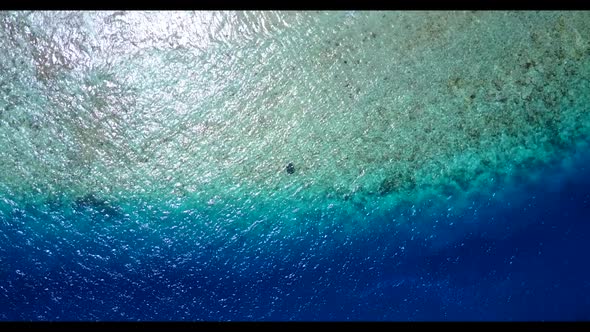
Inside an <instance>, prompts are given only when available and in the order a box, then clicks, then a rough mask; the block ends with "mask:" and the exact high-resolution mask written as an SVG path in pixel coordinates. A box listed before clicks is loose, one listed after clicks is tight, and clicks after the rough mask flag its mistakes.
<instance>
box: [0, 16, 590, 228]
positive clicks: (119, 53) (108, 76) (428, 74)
mask: <svg viewBox="0 0 590 332" xmlns="http://www.w3.org/2000/svg"><path fill="white" fill-rule="evenodd" d="M0 21H1V27H0V42H1V43H2V47H1V48H0V66H1V74H0V97H1V98H0V170H1V172H0V191H1V192H2V193H3V194H2V196H0V210H1V211H4V212H2V213H3V214H4V215H8V214H9V213H10V211H11V210H14V209H17V208H23V207H24V206H25V204H28V205H27V206H30V205H35V204H38V205H39V206H40V207H39V209H40V211H46V210H47V211H49V210H50V207H48V206H50V205H51V204H54V205H55V204H58V205H60V204H61V205H60V206H61V210H60V211H62V212H61V213H63V214H64V215H67V214H68V213H75V210H76V206H88V205H92V204H94V205H97V206H109V207H112V209H113V210H112V211H115V210H116V211H119V212H120V213H121V214H122V215H126V216H127V217H130V218H131V220H135V219H137V220H139V219H141V217H140V216H147V217H150V216H151V217H153V218H152V219H151V221H150V223H152V225H151V226H150V227H159V226H162V227H171V223H173V224H175V225H176V226H178V223H179V222H180V221H179V220H182V224H183V225H184V226H185V227H190V225H191V224H195V223H210V222H214V223H216V224H217V227H221V228H223V227H225V226H228V227H232V228H236V227H237V229H240V230H241V231H248V232H250V231H252V230H259V231H260V232H269V231H273V230H274V231H277V229H280V232H281V233H283V232H284V233H283V234H289V232H290V227H296V228H300V227H302V225H305V227H313V228H317V227H319V228H321V227H323V226H324V224H325V226H329V225H332V226H333V223H334V222H338V223H339V227H341V228H342V229H343V230H344V231H345V233H346V234H350V233H358V232H361V231H362V230H363V229H366V228H371V227H373V226H374V223H376V222H379V223H383V222H397V223H403V222H405V221H407V218H408V215H407V214H406V216H405V217H404V216H402V215H401V213H400V211H402V210H403V209H401V208H400V207H407V209H406V210H407V211H415V210H416V209H421V207H425V206H430V207H431V208H432V209H434V210H432V211H444V213H446V214H448V213H456V214H459V215H460V214H462V213H464V212H465V211H468V210H469V209H473V208H474V206H475V205H474V204H475V203H474V197H476V196H477V197H480V198H481V197H484V199H483V201H485V200H486V199H489V198H491V197H499V196H501V195H502V192H504V191H505V188H506V187H510V186H515V185H518V184H522V183H523V182H527V181H539V179H538V177H539V174H542V173H539V172H541V170H542V169H543V167H544V166H546V165H548V164H552V163H555V161H556V160H562V161H564V165H565V164H567V163H568V161H567V160H568V158H569V157H571V156H572V155H573V154H574V153H575V151H585V150H586V149H587V147H586V143H585V141H586V139H587V137H588V134H589V133H590V112H588V105H590V40H589V36H590V13H588V12H497V11H496V12H319V13H317V12H280V13H272V12H264V13H249V12H248V13H244V12H237V13H236V12H219V13H217V12H206V13H189V12H181V13H176V12H162V13H157V12H156V13H143V12H131V13H119V12H117V13H113V12H81V13H77V12H34V13H21V12H4V13H2V14H1V16H0ZM288 163H292V164H293V166H294V167H293V169H294V172H293V173H292V174H290V173H289V172H287V171H286V165H287V164H288ZM537 171H539V172H537ZM497 195H499V196H497ZM485 197H488V198H485ZM48 202H52V203H51V204H49V203H48ZM44 206H45V207H44ZM404 209H405V208H404ZM451 210H452V212H449V211H451ZM154 211H158V212H154ZM47 213H49V212H47ZM168 215H177V216H180V218H161V216H168ZM134 218H135V219H134ZM58 219H59V218H58ZM66 219H67V218H66ZM148 219H149V218H148ZM433 219H435V218H433ZM60 220H63V218H62V219H60ZM137 222H139V221H137ZM142 222H145V221H142ZM322 223H324V224H322ZM131 224H133V223H131ZM187 225H189V226H187ZM230 225H231V226H230ZM80 227H82V226H80ZM121 227H123V226H121ZM128 227H131V226H128Z"/></svg>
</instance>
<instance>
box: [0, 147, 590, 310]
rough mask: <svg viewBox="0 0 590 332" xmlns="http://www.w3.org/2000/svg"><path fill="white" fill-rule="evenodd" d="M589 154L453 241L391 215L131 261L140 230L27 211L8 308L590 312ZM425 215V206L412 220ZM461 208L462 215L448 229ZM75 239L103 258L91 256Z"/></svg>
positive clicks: (12, 255) (12, 225)
mask: <svg viewBox="0 0 590 332" xmlns="http://www.w3.org/2000/svg"><path fill="white" fill-rule="evenodd" d="M587 160H588V158H586V159H584V158H582V159H580V160H578V162H577V164H576V166H575V167H572V168H571V169H572V171H571V172H572V173H571V174H563V173H559V172H557V171H550V172H547V174H546V175H545V176H544V177H545V179H544V180H543V182H542V183H538V184H530V185H528V186H523V187H521V188H520V189H518V190H513V192H512V193H511V194H509V195H508V196H506V197H505V198H504V199H502V200H497V201H494V200H490V202H489V203H488V204H487V207H486V208H482V209H480V211H479V212H478V216H477V217H476V219H477V220H476V222H472V223H469V220H468V219H470V218H471V219H472V218H474V217H473V215H471V216H468V215H464V216H463V217H462V218H463V219H464V220H458V217H448V218H445V217H442V218H441V220H440V224H442V225H447V232H443V231H442V230H441V231H440V232H439V233H438V235H439V236H440V237H443V240H444V237H445V236H446V237H447V240H448V241H447V242H445V241H442V242H439V244H438V245H432V243H430V244H428V243H427V242H425V240H424V237H419V236H414V235H415V234H416V233H417V232H418V233H419V231H417V230H416V228H413V229H412V231H406V232H404V231H401V230H400V228H399V227H397V228H395V227H394V226H384V227H383V228H379V229H377V228H376V229H375V230H374V231H373V232H369V233H368V234H366V235H362V236H358V237H353V236H351V237H350V239H349V240H347V241H340V242H337V243H336V242H334V241H331V240H330V239H326V238H325V236H323V237H324V239H318V238H316V237H315V236H313V235H309V234H307V235H305V234H300V235H297V234H294V235H293V236H294V237H297V236H299V240H296V241H292V239H291V241H290V242H289V246H288V247H286V246H282V245H280V244H279V245H277V250H275V251H274V254H272V255H269V254H268V253H266V254H265V253H261V251H259V250H257V249H256V248H257V246H261V245H264V244H260V243H259V244H256V243H255V242H254V241H253V240H250V242H248V240H245V241H244V242H241V243H240V242H239V241H237V242H236V241H234V242H231V243H222V242H220V241H219V242H215V241H212V242H210V243H208V244H196V243H191V242H190V241H189V240H186V239H185V240H179V241H178V242H174V243H173V244H171V245H169V246H168V247H167V248H164V247H158V246H156V247H157V248H156V249H155V250H154V248H153V247H152V251H151V252H150V253H146V254H143V255H140V256H139V257H141V258H140V261H132V260H131V259H130V258H129V257H131V256H129V255H126V254H124V253H121V252H119V253H117V254H113V253H111V255H110V256H109V251H113V250H114V248H115V249H116V248H122V247H124V245H125V244H130V243H132V242H133V241H135V240H134V239H132V238H127V239H125V237H124V236H121V237H119V238H117V237H112V236H110V237H109V236H108V235H105V238H102V239H101V235H100V233H98V235H97V236H88V234H83V233H79V234H78V235H73V234H69V235H67V236H64V237H63V238H59V237H53V238H52V237H50V236H49V235H42V234H34V233H33V231H31V230H30V229H29V230H27V228H26V227H24V226H23V224H22V220H25V219H26V218H25V219H23V218H22V216H21V219H19V217H18V216H16V215H15V216H13V218H14V219H12V220H10V219H7V218H3V220H2V229H1V232H0V234H1V235H2V238H3V245H2V246H1V248H0V260H1V262H2V265H1V266H2V270H1V273H2V274H1V280H0V318H1V319H2V320H93V321H94V320H158V321H167V320H206V321H211V320H213V321H217V320H223V321H225V320H240V321H241V320H272V321H282V320H305V321H308V320H338V321H344V320H366V321H378V320H388V321H389V320H395V321H400V320H401V321H406V320H436V321H438V320H461V321H464V320H508V321H512V320H527V321H528V320H535V321H538V320H539V321H552V320H588V319H589V318H590V267H589V265H588V259H587V255H588V253H589V252H590V242H589V241H588V238H590V224H589V223H588V216H589V215H590V186H589V185H590V169H587V168H586V167H585V166H584V165H585V163H586V162H585V161H587ZM552 172H553V173H552ZM514 202H517V203H514ZM31 213H32V212H31ZM21 214H26V212H21ZM420 218H428V217H427V216H423V217H420V216H418V218H417V219H416V220H415V221H414V223H415V225H420ZM452 218H455V219H456V220H453V219H452ZM19 220H20V221H19ZM422 221H423V222H424V220H422ZM453 221H456V222H457V224H458V225H461V226H460V227H462V228H461V229H459V228H457V229H455V232H449V230H450V229H451V228H450V227H449V226H448V225H450V224H451V223H453ZM47 222H48V224H49V223H50V221H49V220H48V221H47ZM469 225H471V226H469ZM408 229H409V228H408ZM19 232H20V233H19ZM175 234H176V235H179V233H170V234H169V235H170V236H174V235H175ZM432 234H436V232H435V231H433V233H432ZM444 234H448V235H444ZM453 234H455V235H453ZM456 234H462V235H461V236H457V235H456ZM179 238H180V239H182V238H181V237H179ZM203 238H206V235H204V237H203ZM27 240H28V241H29V245H27V246H25V245H24V243H26V242H27ZM31 243H33V244H32V245H31ZM191 246H196V247H195V248H191ZM78 250H88V252H93V255H98V256H102V257H103V258H102V259H100V258H96V259H92V258H85V259H81V258H80V256H77V251H78ZM113 252H114V251H113ZM107 256H108V257H111V258H110V259H105V258H104V257H107Z"/></svg>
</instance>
